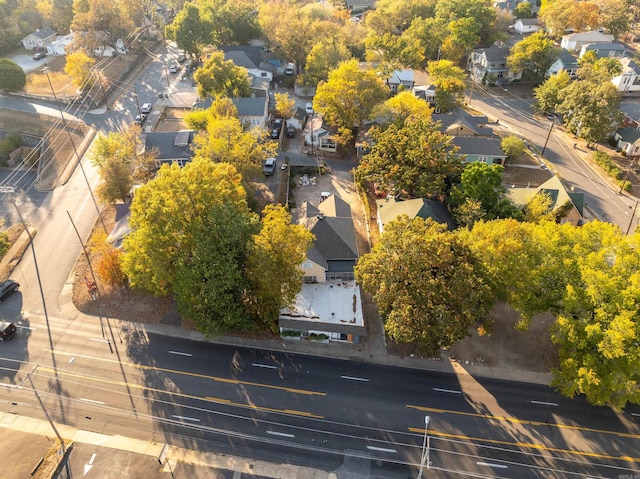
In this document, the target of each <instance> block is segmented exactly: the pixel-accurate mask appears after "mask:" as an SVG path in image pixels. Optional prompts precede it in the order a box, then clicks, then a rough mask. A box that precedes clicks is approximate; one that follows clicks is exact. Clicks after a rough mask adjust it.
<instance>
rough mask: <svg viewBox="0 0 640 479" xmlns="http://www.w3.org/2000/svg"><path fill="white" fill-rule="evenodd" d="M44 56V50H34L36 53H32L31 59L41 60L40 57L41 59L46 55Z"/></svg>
mask: <svg viewBox="0 0 640 479" xmlns="http://www.w3.org/2000/svg"><path fill="white" fill-rule="evenodd" d="M46 56H47V54H46V53H45V52H36V53H35V54H34V55H33V59H34V60H42V59H43V58H44V57H46Z"/></svg>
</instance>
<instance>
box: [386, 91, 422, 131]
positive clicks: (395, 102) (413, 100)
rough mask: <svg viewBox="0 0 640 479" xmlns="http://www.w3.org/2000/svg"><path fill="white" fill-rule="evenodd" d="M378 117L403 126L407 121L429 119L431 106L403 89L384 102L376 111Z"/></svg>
mask: <svg viewBox="0 0 640 479" xmlns="http://www.w3.org/2000/svg"><path fill="white" fill-rule="evenodd" d="M374 114H375V117H376V118H384V119H385V120H386V121H388V122H390V123H391V122H393V123H395V124H397V125H398V126H399V127H401V126H402V125H403V124H404V123H405V121H407V120H408V119H411V120H412V121H429V120H430V119H431V107H430V106H429V104H428V103H427V102H426V101H424V100H423V99H422V98H418V97H417V96H415V95H414V94H413V93H412V92H410V91H401V92H400V93H398V94H397V95H394V96H392V97H391V98H389V99H388V100H387V101H385V102H384V103H382V104H381V105H380V106H379V107H378V108H377V109H376V111H375V112H374Z"/></svg>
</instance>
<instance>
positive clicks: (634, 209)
mask: <svg viewBox="0 0 640 479" xmlns="http://www.w3.org/2000/svg"><path fill="white" fill-rule="evenodd" d="M637 210H638V200H636V205H635V206H634V207H633V212H632V213H631V219H629V226H627V232H626V233H625V234H627V235H628V234H629V231H631V225H632V224H633V218H634V217H635V216H636V211H637Z"/></svg>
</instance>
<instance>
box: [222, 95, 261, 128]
mask: <svg viewBox="0 0 640 479" xmlns="http://www.w3.org/2000/svg"><path fill="white" fill-rule="evenodd" d="M231 101H232V102H233V104H234V105H235V107H236V109H237V110H238V118H239V119H240V122H241V123H242V124H244V125H247V126H250V127H251V128H266V127H267V120H268V118H269V99H268V98H266V97H262V98H232V99H231Z"/></svg>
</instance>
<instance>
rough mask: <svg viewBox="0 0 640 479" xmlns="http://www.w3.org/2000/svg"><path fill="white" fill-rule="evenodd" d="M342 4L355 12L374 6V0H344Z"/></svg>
mask: <svg viewBox="0 0 640 479" xmlns="http://www.w3.org/2000/svg"><path fill="white" fill-rule="evenodd" d="M344 4H345V7H346V8H347V10H350V11H351V12H354V13H355V12H362V11H364V10H369V9H372V8H374V7H375V5H376V0H345V2H344Z"/></svg>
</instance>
